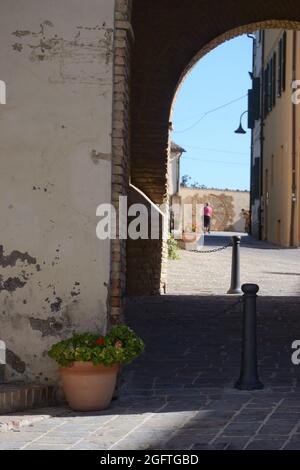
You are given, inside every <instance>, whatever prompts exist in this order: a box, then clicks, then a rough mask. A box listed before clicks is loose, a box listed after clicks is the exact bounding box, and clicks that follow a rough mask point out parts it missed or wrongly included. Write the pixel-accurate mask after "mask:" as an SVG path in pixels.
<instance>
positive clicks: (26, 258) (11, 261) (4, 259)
mask: <svg viewBox="0 0 300 470" xmlns="http://www.w3.org/2000/svg"><path fill="white" fill-rule="evenodd" d="M17 261H21V262H23V263H27V264H36V258H33V257H32V256H30V255H29V254H28V253H21V252H20V251H17V250H15V251H12V252H11V253H10V254H9V255H7V256H5V255H4V248H3V246H2V245H0V266H1V267H2V268H7V267H8V266H10V267H11V268H12V267H13V266H16V264H17Z"/></svg>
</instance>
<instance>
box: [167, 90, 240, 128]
mask: <svg viewBox="0 0 300 470" xmlns="http://www.w3.org/2000/svg"><path fill="white" fill-rule="evenodd" d="M246 96H248V94H247V93H246V94H245V95H243V96H240V98H236V99H235V100H232V101H229V102H228V103H225V104H222V105H221V106H218V107H217V108H214V109H211V110H210V111H206V113H204V114H203V115H202V116H201V118H200V119H198V121H196V122H195V123H194V124H192V125H191V126H190V127H187V128H186V129H182V130H181V131H174V134H183V133H184V132H187V131H190V130H192V129H194V127H196V126H197V125H198V124H199V123H200V122H201V121H203V119H204V118H206V116H208V115H209V114H212V113H215V112H216V111H219V110H220V109H224V108H226V107H227V106H230V105H232V104H234V103H237V102H238V101H241V100H242V99H244V98H245V97H246Z"/></svg>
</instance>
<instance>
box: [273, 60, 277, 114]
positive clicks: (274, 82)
mask: <svg viewBox="0 0 300 470" xmlns="http://www.w3.org/2000/svg"><path fill="white" fill-rule="evenodd" d="M276 62H277V54H276V52H274V55H273V67H272V101H273V108H274V107H275V106H276V72H277V64H276Z"/></svg>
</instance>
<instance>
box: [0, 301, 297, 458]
mask: <svg viewBox="0 0 300 470" xmlns="http://www.w3.org/2000/svg"><path fill="white" fill-rule="evenodd" d="M299 300H300V299H299V298H296V297H293V298H289V297H280V298H274V297H265V298H264V297H262V298H260V300H259V316H258V337H259V369H260V377H261V380H262V381H263V382H264V384H265V389H264V390H263V391H260V392H239V391H237V390H235V389H234V387H233V385H234V382H235V381H236V380H237V379H238V376H239V368H240V349H241V340H240V339H241V327H242V322H241V317H242V315H241V313H242V311H241V305H238V306H235V304H236V298H228V297H221V296H219V297H215V298H213V297H205V296H202V297H196V296H194V297H184V296H182V297H178V296H176V297H175V296H173V297H172V296H164V297H161V298H156V297H152V298H143V299H131V300H130V301H128V305H127V313H126V318H127V321H128V323H129V324H130V325H132V326H133V327H134V328H135V330H136V331H137V332H138V333H139V334H140V335H141V336H142V337H143V338H144V339H145V342H146V352H145V354H144V355H143V356H142V357H140V358H139V359H138V360H137V361H135V362H134V363H133V364H132V365H130V366H129V367H127V368H125V369H124V372H123V375H122V383H121V387H120V388H121V390H120V397H119V399H118V400H116V401H114V402H113V403H112V406H111V408H110V409H108V410H106V411H105V412H101V413H91V414H76V413H73V412H70V411H67V410H66V409H63V408H62V409H61V410H60V416H58V415H57V414H58V411H59V410H56V411H55V415H56V416H53V417H51V418H49V419H44V420H43V421H40V422H39V423H35V424H33V425H32V426H28V427H24V428H21V429H20V430H19V431H18V432H16V431H15V432H14V431H7V432H3V433H0V449H24V450H32V449H36V450H42V449H53V450H54V449H74V450H88V449H94V450H108V449H115V450H125V449H142V450H146V449H155V450H157V449H163V450H175V449H176V450H185V449H191V450H202V449H203V450H206V449H218V450H223V449H300V382H299V377H300V366H299V368H298V367H295V366H292V364H291V343H292V341H294V340H295V339H297V338H298V339H300V323H299Z"/></svg>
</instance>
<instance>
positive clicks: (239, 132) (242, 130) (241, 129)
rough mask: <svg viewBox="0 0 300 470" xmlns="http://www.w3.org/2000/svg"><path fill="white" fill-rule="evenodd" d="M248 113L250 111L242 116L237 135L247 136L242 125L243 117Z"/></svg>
mask: <svg viewBox="0 0 300 470" xmlns="http://www.w3.org/2000/svg"><path fill="white" fill-rule="evenodd" d="M247 113H248V110H247V111H244V112H243V114H242V115H241V117H240V125H239V127H238V128H237V130H236V131H234V132H235V134H247V132H246V131H245V129H244V128H243V125H242V120H243V116H244V115H245V114H247Z"/></svg>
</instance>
